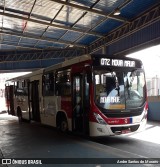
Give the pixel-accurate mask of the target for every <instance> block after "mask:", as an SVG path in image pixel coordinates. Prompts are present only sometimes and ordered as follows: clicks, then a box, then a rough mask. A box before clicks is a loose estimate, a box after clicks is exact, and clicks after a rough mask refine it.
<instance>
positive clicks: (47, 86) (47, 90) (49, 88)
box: [42, 72, 54, 96]
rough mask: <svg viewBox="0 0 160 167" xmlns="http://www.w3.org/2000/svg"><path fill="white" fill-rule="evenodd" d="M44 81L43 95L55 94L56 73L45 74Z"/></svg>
mask: <svg viewBox="0 0 160 167" xmlns="http://www.w3.org/2000/svg"><path fill="white" fill-rule="evenodd" d="M42 82H43V95H44V96H53V95H54V73H53V72H50V73H48V74H45V75H44V76H43V78H42Z"/></svg>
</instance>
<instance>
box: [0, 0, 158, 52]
mask: <svg viewBox="0 0 160 167" xmlns="http://www.w3.org/2000/svg"><path fill="white" fill-rule="evenodd" d="M155 5H159V0H74V1H73V0H70V1H68V0H66V1H65V0H1V1H0V29H1V30H0V34H1V35H0V41H1V42H0V51H3V50H15V49H17V50H19V49H48V48H66V47H70V46H71V47H73V46H76V47H85V46H87V45H89V44H90V43H92V42H94V41H95V40H97V39H98V38H100V37H103V36H105V35H107V34H108V33H109V32H111V31H113V30H114V29H116V28H118V27H119V26H121V25H123V24H126V23H127V22H126V21H131V20H133V19H134V18H136V17H137V16H138V15H139V14H140V13H143V12H145V11H147V10H148V9H150V8H151V7H153V6H155ZM117 8H118V9H120V11H121V14H120V15H119V16H115V15H113V14H114V11H115V10H116V9H117Z"/></svg>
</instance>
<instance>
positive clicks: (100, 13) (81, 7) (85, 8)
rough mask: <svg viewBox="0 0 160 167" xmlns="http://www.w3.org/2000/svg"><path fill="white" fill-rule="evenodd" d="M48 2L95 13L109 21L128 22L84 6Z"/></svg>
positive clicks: (58, 0) (58, 1)
mask: <svg viewBox="0 0 160 167" xmlns="http://www.w3.org/2000/svg"><path fill="white" fill-rule="evenodd" d="M50 1H52V2H56V3H59V4H63V5H65V6H70V7H73V8H77V9H79V10H83V11H86V12H91V13H95V14H98V15H101V16H104V17H107V18H110V19H114V20H118V21H121V22H128V21H127V19H125V18H122V17H118V16H111V15H108V14H107V13H104V12H102V11H100V10H97V9H91V8H88V7H85V6H80V5H76V4H73V3H70V2H65V1H61V0H50Z"/></svg>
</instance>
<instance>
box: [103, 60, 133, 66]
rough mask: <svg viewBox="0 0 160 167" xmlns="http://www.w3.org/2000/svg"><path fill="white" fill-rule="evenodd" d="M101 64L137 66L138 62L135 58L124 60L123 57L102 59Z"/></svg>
mask: <svg viewBox="0 0 160 167" xmlns="http://www.w3.org/2000/svg"><path fill="white" fill-rule="evenodd" d="M100 65H101V66H114V67H135V66H136V63H135V61H133V60H122V59H108V58H101V59H100Z"/></svg>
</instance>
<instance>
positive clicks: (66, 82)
mask: <svg viewBox="0 0 160 167" xmlns="http://www.w3.org/2000/svg"><path fill="white" fill-rule="evenodd" d="M56 95H57V96H69V95H71V81H70V71H69V70H65V71H58V72H57V74H56Z"/></svg>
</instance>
